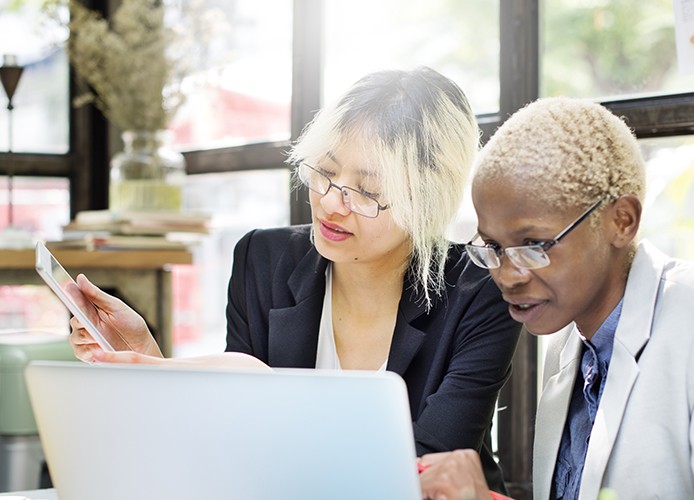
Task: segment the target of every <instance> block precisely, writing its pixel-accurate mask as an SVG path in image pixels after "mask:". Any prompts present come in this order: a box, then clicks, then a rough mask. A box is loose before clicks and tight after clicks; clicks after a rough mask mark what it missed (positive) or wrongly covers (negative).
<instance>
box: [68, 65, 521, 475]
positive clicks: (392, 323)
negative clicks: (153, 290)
mask: <svg viewBox="0 0 694 500" xmlns="http://www.w3.org/2000/svg"><path fill="white" fill-rule="evenodd" d="M478 138H479V131H478V128H477V125H476V121H475V117H474V114H473V113H472V111H471V109H470V106H469V103H468V101H467V98H466V97H465V95H464V93H463V92H462V91H461V90H460V88H459V87H458V86H457V85H456V84H455V83H454V82H452V81H451V80H449V79H448V78H446V77H444V76H443V75H441V74H439V73H437V72H435V71H433V70H431V69H429V68H418V69H416V70H412V71H380V72H376V73H372V74H370V75H367V76H366V77H364V78H362V79H361V80H359V81H358V82H357V83H356V84H355V85H354V86H352V87H351V88H350V89H349V90H348V91H347V93H346V94H345V95H344V96H343V97H342V98H341V99H340V100H339V101H338V102H337V103H335V104H334V105H332V106H328V107H326V108H324V109H323V110H321V111H320V112H319V113H318V114H317V116H316V117H315V119H314V120H313V122H312V123H311V124H310V125H309V126H308V127H307V128H306V130H305V131H304V133H303V134H302V136H301V137H300V139H299V141H298V142H297V144H296V145H295V146H294V147H293V148H292V150H291V152H290V154H289V160H288V161H289V162H290V163H291V164H292V165H294V168H295V170H294V172H295V178H296V179H297V181H298V184H300V185H303V186H305V187H307V188H308V190H309V195H310V196H309V201H310V204H311V213H312V221H311V223H310V224H307V225H303V226H294V227H286V228H277V229H266V230H255V231H251V232H250V233H248V234H247V235H246V236H244V237H243V238H242V239H241V240H240V241H239V243H238V244H237V246H236V249H235V251H234V261H233V270H232V276H231V280H230V283H229V300H228V306H227V320H228V322H227V324H228V326H227V351H228V352H227V353H226V356H220V355H217V356H212V357H205V358H204V359H198V360H196V362H200V363H205V364H212V363H222V364H224V363H245V364H246V365H248V364H250V365H261V366H270V367H297V368H322V369H338V370H339V369H361V370H390V371H393V372H395V373H398V374H400V375H401V376H402V377H403V379H404V380H405V382H406V384H407V389H408V394H409V400H410V410H411V416H412V421H413V425H414V434H415V440H416V448H417V452H418V454H423V453H429V452H433V451H443V450H452V449H455V448H461V447H469V448H474V449H476V450H478V451H480V452H481V454H482V457H483V459H484V463H485V466H486V471H487V479H488V480H489V481H490V482H491V483H492V484H494V485H495V486H496V487H498V488H500V489H503V481H502V478H501V474H500V471H499V469H498V466H497V464H496V463H495V461H494V460H493V457H492V453H491V450H490V434H489V428H490V424H491V420H492V414H493V411H494V406H495V403H496V399H497V396H498V393H499V390H500V389H501V387H502V386H503V384H504V382H505V381H506V379H507V378H508V376H509V373H510V364H511V358H512V356H513V352H514V349H515V345H516V342H517V338H518V334H519V324H518V323H516V322H515V321H513V320H512V319H511V318H510V316H509V314H508V311H507V310H506V307H505V306H504V303H503V301H502V300H501V296H500V294H499V291H498V289H497V288H496V287H495V286H494V283H493V282H492V281H491V278H490V277H489V273H488V272H487V271H486V270H483V269H480V268H479V267H477V266H475V265H474V264H473V263H472V262H471V261H470V259H469V257H468V256H467V254H466V252H465V250H464V248H463V246H462V245H454V244H452V243H451V242H449V241H448V240H447V238H446V231H447V229H448V226H449V224H450V223H451V221H452V220H453V218H454V216H455V214H456V211H457V209H458V207H459V205H460V202H461V196H462V193H463V187H464V184H465V181H466V178H467V174H468V170H469V166H470V164H471V162H472V160H473V157H474V155H475V154H476V152H477V148H478ZM78 283H79V284H80V286H81V287H82V289H83V290H84V291H85V293H86V294H87V295H89V296H90V298H91V299H92V300H93V301H94V303H95V304H96V305H97V306H98V307H99V308H100V309H101V313H102V316H101V317H102V319H103V324H102V325H99V326H100V327H101V328H102V329H103V330H106V331H109V330H110V331H115V329H116V328H120V329H121V331H123V330H124V331H125V332H126V334H127V335H126V337H127V339H128V343H129V345H130V346H132V348H133V350H134V351H137V352H138V353H139V354H138V353H135V352H116V353H105V352H103V351H101V350H100V349H99V348H98V346H97V345H95V344H94V343H93V340H92V339H91V338H90V337H89V335H88V334H87V333H86V332H85V331H84V330H83V329H82V328H81V325H79V324H78V323H77V322H76V321H73V334H72V336H71V337H72V343H73V345H74V347H75V351H76V353H77V355H78V356H79V357H80V358H81V359H84V360H98V361H114V362H115V361H120V362H123V361H125V362H153V363H158V362H168V361H169V360H163V359H162V357H161V353H160V351H159V349H158V347H157V345H156V343H155V342H154V341H153V339H152V337H151V336H150V334H149V332H148V331H147V329H146V327H144V325H143V324H140V325H139V326H137V327H136V328H131V327H128V328H124V327H123V325H125V324H126V323H127V324H130V325H133V324H136V323H137V320H136V319H134V317H133V314H134V313H132V311H131V310H130V309H128V308H126V307H125V306H124V305H123V304H122V303H118V302H116V301H115V299H113V298H112V297H109V296H108V295H106V294H104V293H103V292H101V291H100V290H98V289H97V288H96V287H94V286H93V285H91V284H90V283H88V282H87V281H86V279H85V278H84V277H83V276H82V277H79V279H78ZM114 342H116V340H114ZM147 355H148V356H147ZM366 452H368V450H365V453H366Z"/></svg>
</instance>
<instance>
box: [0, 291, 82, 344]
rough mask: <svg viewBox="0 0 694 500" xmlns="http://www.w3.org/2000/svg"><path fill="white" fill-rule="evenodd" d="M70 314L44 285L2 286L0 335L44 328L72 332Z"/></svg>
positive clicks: (0, 293) (51, 330)
mask: <svg viewBox="0 0 694 500" xmlns="http://www.w3.org/2000/svg"><path fill="white" fill-rule="evenodd" d="M69 321H70V313H69V312H68V310H67V309H66V308H65V306H64V305H63V304H62V302H60V300H59V299H58V297H56V296H55V294H54V293H53V292H52V291H51V289H50V288H48V287H47V286H43V285H17V286H15V285H12V286H9V285H7V286H0V334H2V333H3V332H4V331H8V330H9V331H16V330H22V331H26V330H41V331H45V332H55V333H64V334H68V333H70V324H69Z"/></svg>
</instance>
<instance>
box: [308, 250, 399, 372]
mask: <svg viewBox="0 0 694 500" xmlns="http://www.w3.org/2000/svg"><path fill="white" fill-rule="evenodd" d="M332 298H333V266H332V263H329V264H328V267H327V268H326V270H325V297H324V298H323V312H322V313H321V319H320V329H319V331H318V353H317V354H316V368H320V369H324V370H342V366H341V365H340V358H339V356H338V355H337V349H336V347H335V331H334V330H333V300H332ZM386 365H388V358H386V360H385V361H384V362H383V364H382V365H381V367H380V368H379V369H378V370H377V371H379V372H382V371H385V369H386Z"/></svg>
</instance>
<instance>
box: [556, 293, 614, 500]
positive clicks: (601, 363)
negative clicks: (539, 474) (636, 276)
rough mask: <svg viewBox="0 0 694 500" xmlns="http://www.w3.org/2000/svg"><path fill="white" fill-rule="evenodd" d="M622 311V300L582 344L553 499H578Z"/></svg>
mask: <svg viewBox="0 0 694 500" xmlns="http://www.w3.org/2000/svg"><path fill="white" fill-rule="evenodd" d="M621 312H622V300H620V301H619V304H617V306H616V307H615V308H614V309H613V310H612V312H611V313H610V315H609V316H608V317H607V319H606V320H605V321H604V322H603V324H602V325H600V328H599V329H598V331H597V332H595V335H593V338H592V339H590V340H588V339H586V338H585V337H583V336H581V340H582V341H583V356H582V358H581V371H580V372H579V373H578V374H577V375H576V384H575V385H574V390H573V394H572V396H571V404H570V406H569V414H568V415H567V419H566V424H565V425H564V433H563V434H562V438H561V444H560V446H559V453H558V455H557V464H556V467H555V469H554V481H553V484H552V498H556V499H562V500H573V499H577V498H578V491H579V489H580V487H581V476H582V475H583V465H584V462H585V459H586V452H587V451H588V442H589V441H590V433H591V431H592V429H593V423H594V422H595V415H596V414H597V411H598V405H599V404H600V397H601V396H602V391H603V389H604V388H605V380H607V369H608V367H609V364H610V358H611V357H612V347H613V345H614V334H615V331H616V330H617V324H618V323H619V316H620V314H621Z"/></svg>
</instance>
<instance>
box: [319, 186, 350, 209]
mask: <svg viewBox="0 0 694 500" xmlns="http://www.w3.org/2000/svg"><path fill="white" fill-rule="evenodd" d="M320 204H321V206H322V207H323V210H325V211H326V212H327V213H338V214H340V215H344V216H347V215H349V213H350V209H349V208H347V206H345V203H344V200H343V198H342V190H341V189H339V188H336V187H334V186H331V187H330V189H329V190H328V192H327V193H325V194H324V195H323V196H322V197H321V199H320Z"/></svg>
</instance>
